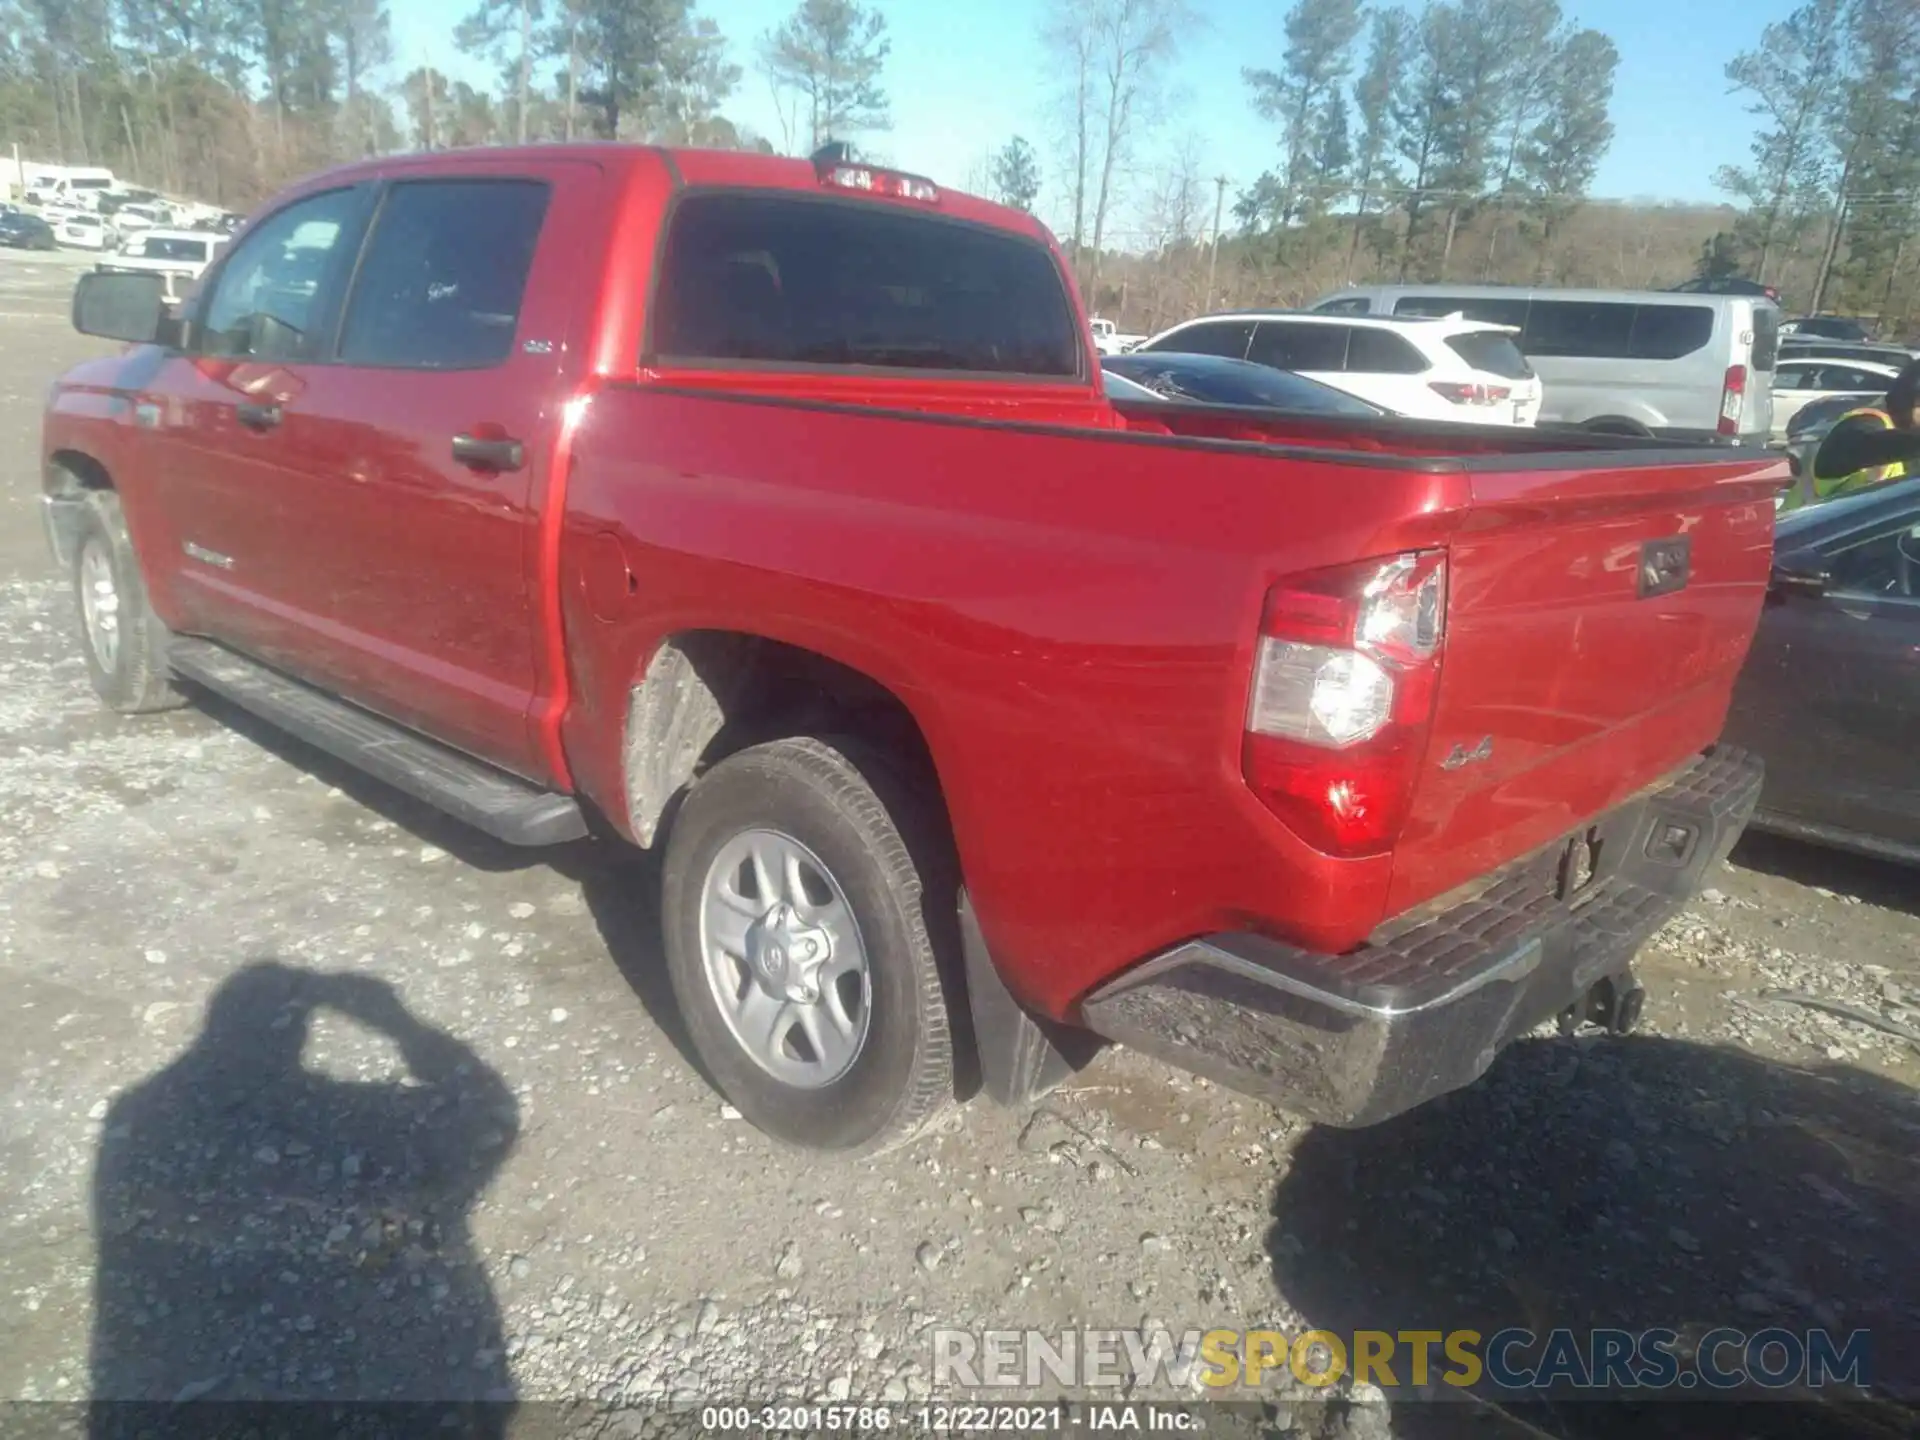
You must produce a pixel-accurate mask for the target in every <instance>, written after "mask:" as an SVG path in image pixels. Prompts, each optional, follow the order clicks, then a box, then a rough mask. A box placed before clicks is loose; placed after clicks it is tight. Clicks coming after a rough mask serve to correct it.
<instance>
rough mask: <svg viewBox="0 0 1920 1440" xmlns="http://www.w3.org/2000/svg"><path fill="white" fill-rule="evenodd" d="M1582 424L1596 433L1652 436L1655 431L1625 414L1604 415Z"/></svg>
mask: <svg viewBox="0 0 1920 1440" xmlns="http://www.w3.org/2000/svg"><path fill="white" fill-rule="evenodd" d="M1582 425H1583V428H1585V429H1588V430H1591V431H1593V432H1594V433H1595V434H1596V435H1639V436H1643V437H1650V436H1651V435H1652V434H1653V431H1651V430H1649V429H1648V428H1647V427H1646V426H1645V425H1642V424H1641V423H1640V422H1639V421H1638V420H1633V419H1629V418H1628V417H1627V416H1625V415H1602V416H1600V417H1599V418H1598V419H1595V420H1587V421H1584V422H1582Z"/></svg>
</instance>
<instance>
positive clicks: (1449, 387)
mask: <svg viewBox="0 0 1920 1440" xmlns="http://www.w3.org/2000/svg"><path fill="white" fill-rule="evenodd" d="M1427 388H1428V389H1429V390H1431V391H1433V393H1434V394H1436V395H1438V396H1440V397H1441V398H1442V399H1445V400H1451V401H1452V402H1453V403H1454V404H1456V405H1498V404H1499V403H1500V402H1501V401H1502V400H1506V399H1508V398H1510V397H1511V396H1512V395H1513V391H1512V390H1511V389H1509V388H1508V387H1507V386H1505V385H1466V384H1462V383H1460V382H1459V381H1456V380H1431V381H1428V382H1427Z"/></svg>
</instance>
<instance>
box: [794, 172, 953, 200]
mask: <svg viewBox="0 0 1920 1440" xmlns="http://www.w3.org/2000/svg"><path fill="white" fill-rule="evenodd" d="M820 183H821V184H822V185H831V186H833V187H834V188H835V189H836V190H857V191H860V192H861V193H862V194H866V195H886V196H890V197H891V198H893V199H895V200H921V201H924V202H926V203H927V204H933V203H935V202H936V201H938V200H939V199H940V187H939V186H937V185H935V184H934V183H933V182H932V181H931V180H928V179H926V178H924V177H923V176H919V175H908V174H905V173H903V172H901V171H899V170H882V169H880V168H879V167H878V166H874V165H823V166H821V167H820Z"/></svg>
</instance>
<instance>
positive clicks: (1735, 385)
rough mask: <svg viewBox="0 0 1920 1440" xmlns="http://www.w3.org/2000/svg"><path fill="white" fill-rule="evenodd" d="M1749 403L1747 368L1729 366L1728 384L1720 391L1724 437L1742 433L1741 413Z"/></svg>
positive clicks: (1721, 429) (1721, 426) (1722, 432)
mask: <svg viewBox="0 0 1920 1440" xmlns="http://www.w3.org/2000/svg"><path fill="white" fill-rule="evenodd" d="M1746 403H1747V367H1746V366H1744V365H1729V366H1728V367H1727V379H1726V384H1725V385H1724V386H1723V387H1722V388H1721V391H1720V425H1719V430H1720V433H1721V434H1722V435H1738V434H1739V433H1740V412H1741V411H1742V410H1743V409H1745V408H1746Z"/></svg>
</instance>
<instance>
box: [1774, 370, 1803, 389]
mask: <svg viewBox="0 0 1920 1440" xmlns="http://www.w3.org/2000/svg"><path fill="white" fill-rule="evenodd" d="M1812 378H1813V371H1812V367H1811V366H1807V365H1782V366H1781V367H1780V368H1779V369H1778V370H1777V371H1775V372H1774V376H1773V388H1774V389H1776V390H1811V389H1813V386H1812V385H1810V384H1808V383H1807V382H1808V381H1810V380H1811V379H1812Z"/></svg>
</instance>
